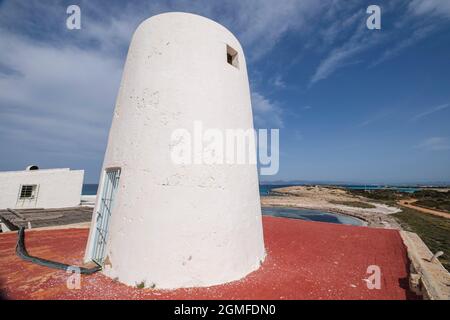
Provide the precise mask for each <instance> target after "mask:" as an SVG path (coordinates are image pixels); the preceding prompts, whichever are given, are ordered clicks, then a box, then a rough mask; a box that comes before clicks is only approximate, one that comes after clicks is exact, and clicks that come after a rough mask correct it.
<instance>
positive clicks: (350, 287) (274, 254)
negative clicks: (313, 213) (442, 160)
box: [0, 217, 417, 300]
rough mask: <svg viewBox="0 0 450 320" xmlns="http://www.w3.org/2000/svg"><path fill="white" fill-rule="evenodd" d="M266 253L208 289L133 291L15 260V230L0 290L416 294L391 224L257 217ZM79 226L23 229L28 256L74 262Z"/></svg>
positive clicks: (80, 244)
mask: <svg viewBox="0 0 450 320" xmlns="http://www.w3.org/2000/svg"><path fill="white" fill-rule="evenodd" d="M263 224H264V235H265V245H266V250H267V258H266V260H265V262H264V263H263V265H262V267H261V268H260V269H259V270H257V271H255V272H253V273H251V274H250V275H248V276H247V277H246V278H244V279H242V280H239V281H235V282H231V283H228V284H224V285H219V286H213V287H209V288H192V289H177V290H156V289H138V288H135V287H130V286H126V285H124V284H121V283H119V282H117V281H114V280H113V279H110V278H108V277H105V276H104V275H102V274H101V273H96V274H94V275H89V276H88V275H86V276H82V279H81V288H80V289H78V290H77V289H72V290H70V289H68V288H67V286H66V282H67V279H68V276H69V275H70V274H68V273H66V272H64V271H59V270H53V269H48V268H45V267H41V266H38V265H35V264H32V263H29V262H25V261H22V260H21V259H20V258H18V257H17V256H16V254H15V244H16V240H17V234H16V233H5V234H0V290H1V291H0V294H1V295H2V298H4V299H400V300H404V299H416V298H417V297H416V296H415V295H414V294H412V293H411V292H410V291H409V290H408V289H407V288H408V270H409V261H408V258H407V252H406V248H405V246H404V245H403V242H402V239H401V237H400V234H399V232H398V231H396V230H385V229H374V228H367V227H355V226H346V225H337V224H329V223H320V222H306V221H302V220H293V219H285V218H274V217H263ZM87 237H88V230H87V229H60V230H45V231H44V230H42V231H37V230H36V231H33V230H31V231H27V233H26V243H27V250H28V252H29V253H30V254H31V255H35V256H38V257H41V258H46V259H50V260H55V261H59V262H63V263H68V264H73V265H81V264H82V257H83V253H84V249H85V246H86V241H87ZM370 265H377V266H379V267H380V269H381V289H372V290H370V289H368V287H367V282H366V281H365V280H364V279H366V278H368V276H369V274H367V273H366V271H367V267H368V266H370Z"/></svg>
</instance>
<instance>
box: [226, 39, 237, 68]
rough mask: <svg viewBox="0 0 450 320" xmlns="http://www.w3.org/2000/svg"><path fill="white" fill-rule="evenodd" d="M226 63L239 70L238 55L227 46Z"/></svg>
mask: <svg viewBox="0 0 450 320" xmlns="http://www.w3.org/2000/svg"><path fill="white" fill-rule="evenodd" d="M227 62H228V63H229V64H231V65H232V66H233V67H236V68H238V69H239V55H238V52H237V51H236V50H234V49H233V48H232V47H230V46H229V45H227Z"/></svg>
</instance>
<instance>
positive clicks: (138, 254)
mask: <svg viewBox="0 0 450 320" xmlns="http://www.w3.org/2000/svg"><path fill="white" fill-rule="evenodd" d="M227 45H229V46H230V47H232V48H233V49H234V50H236V51H237V52H238V55H239V56H238V59H239V68H236V67H234V66H232V65H230V64H228V63H227V56H226V52H227ZM196 120H199V121H202V122H203V125H204V127H206V128H219V129H228V128H232V129H251V128H253V118H252V110H251V102H250V92H249V84H248V77H247V69H246V62H245V57H244V53H243V50H242V47H241V45H240V44H239V42H238V40H237V39H236V38H235V37H234V36H233V35H232V34H231V33H230V32H229V31H228V30H227V29H225V28H224V27H223V26H221V25H219V24H217V23H216V22H214V21H211V20H209V19H206V18H203V17H200V16H197V15H193V14H186V13H165V14H161V15H157V16H154V17H151V18H149V19H147V20H146V21H144V22H143V23H142V24H141V25H140V26H139V27H138V29H137V30H136V32H135V34H134V35H133V38H132V41H131V45H130V49H129V52H128V57H127V61H126V64H125V69H124V73H123V78H122V83H121V86H120V90H119V95H118V98H117V103H116V108H115V112H114V117H113V122H112V126H111V130H110V134H109V140H108V147H107V150H106V154H105V158H104V164H103V174H104V170H105V169H107V168H113V167H120V168H121V177H120V182H119V190H118V192H117V194H116V197H115V200H114V207H113V210H112V216H111V223H110V228H109V234H108V238H107V239H108V242H107V248H106V255H107V259H106V261H107V264H106V265H105V271H104V272H105V273H106V274H107V275H109V276H111V277H117V278H118V280H119V281H121V282H124V283H126V284H129V285H136V284H138V283H142V282H145V285H146V286H156V287H158V288H179V287H193V286H210V285H215V284H220V283H225V282H229V281H233V280H237V279H240V278H243V277H244V276H246V275H247V274H248V273H250V272H252V271H254V270H256V269H258V268H259V266H260V263H261V262H262V261H263V260H264V258H265V250H264V241H263V232H262V223H261V208H260V201H259V200H260V199H259V191H258V176H257V168H256V165H184V166H182V165H175V164H174V163H172V162H171V157H170V150H171V146H172V147H173V145H171V142H170V137H171V134H172V132H173V131H174V130H175V129H178V128H187V129H190V128H192V126H193V122H194V121H196ZM103 174H102V178H101V180H100V181H101V182H102V181H103V180H102V179H103ZM100 188H101V187H100ZM100 194H101V190H99V192H98V195H100ZM99 198H100V196H99V197H98V199H97V205H96V209H97V208H98V204H99V201H100V199H99ZM94 212H95V211H94ZM95 221H96V218H95V215H94V217H93V221H92V225H91V234H90V237H89V242H88V246H87V250H86V256H85V258H86V261H87V260H90V257H91V250H92V246H93V239H94V233H95Z"/></svg>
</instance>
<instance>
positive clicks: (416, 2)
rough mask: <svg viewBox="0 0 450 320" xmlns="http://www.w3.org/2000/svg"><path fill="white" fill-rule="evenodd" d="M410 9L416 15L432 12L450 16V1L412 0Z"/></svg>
mask: <svg viewBox="0 0 450 320" xmlns="http://www.w3.org/2000/svg"><path fill="white" fill-rule="evenodd" d="M409 9H410V11H411V12H413V13H415V14H416V15H424V14H432V15H437V16H443V17H447V18H450V1H448V0H412V1H411V2H410V4H409Z"/></svg>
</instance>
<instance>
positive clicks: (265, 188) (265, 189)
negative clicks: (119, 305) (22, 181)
mask: <svg viewBox="0 0 450 320" xmlns="http://www.w3.org/2000/svg"><path fill="white" fill-rule="evenodd" d="M290 186H293V185H292V184H285V185H267V184H262V185H260V186H259V194H260V195H261V196H267V195H268V194H269V192H270V191H271V190H272V189H275V188H283V187H290ZM341 187H344V188H348V189H356V190H380V189H391V190H396V191H399V192H408V193H413V192H415V191H417V190H419V189H418V188H414V187H385V186H365V185H345V186H344V185H342V186H341ZM97 188H98V184H84V185H83V191H82V194H83V195H96V194H97Z"/></svg>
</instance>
